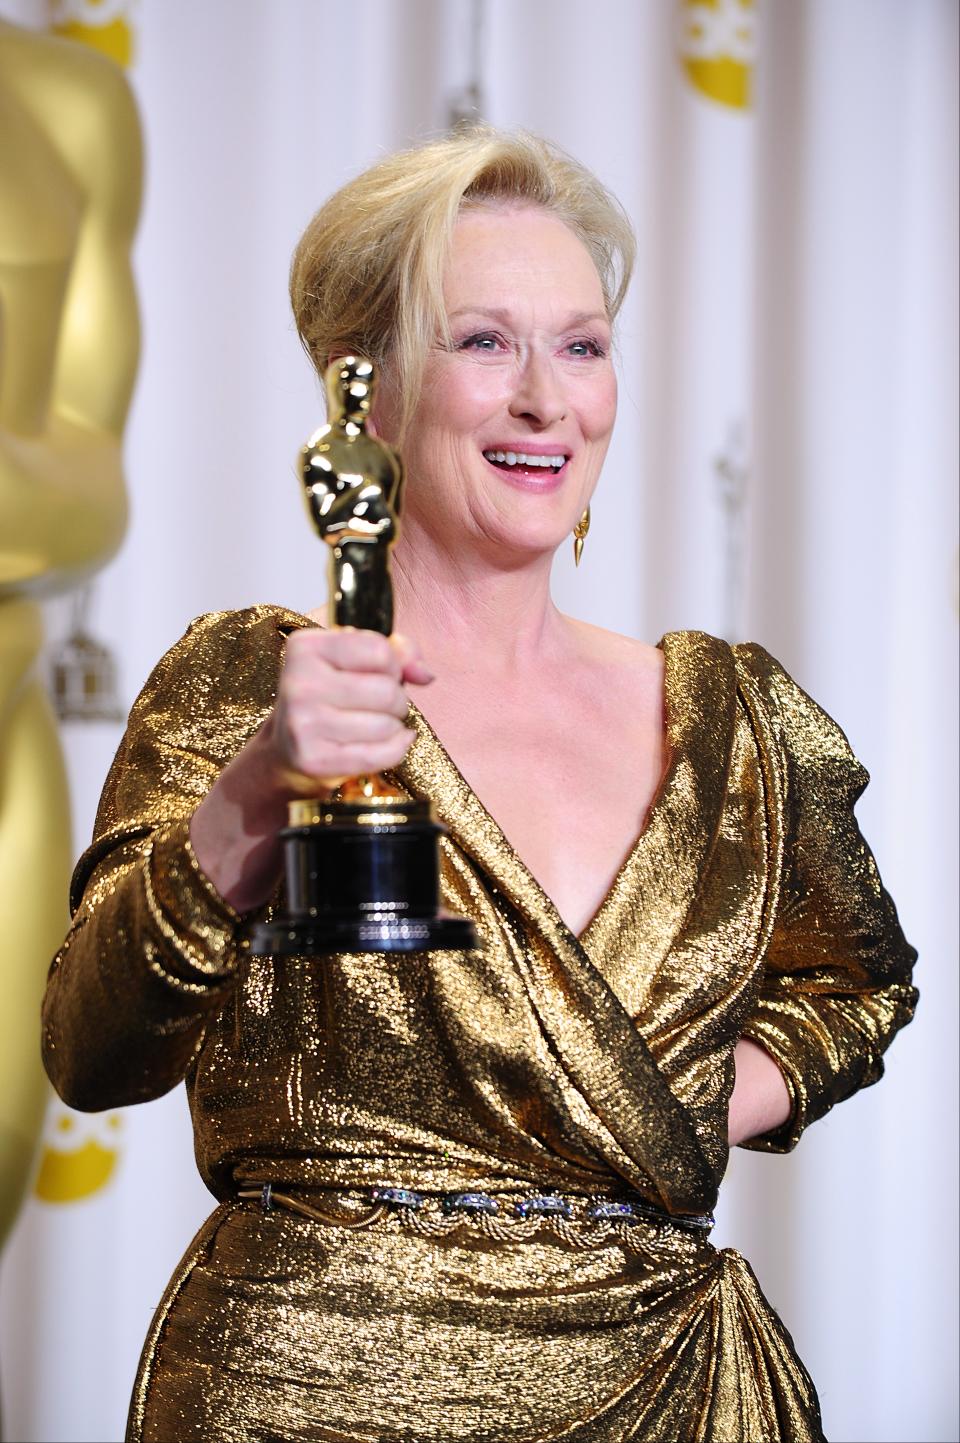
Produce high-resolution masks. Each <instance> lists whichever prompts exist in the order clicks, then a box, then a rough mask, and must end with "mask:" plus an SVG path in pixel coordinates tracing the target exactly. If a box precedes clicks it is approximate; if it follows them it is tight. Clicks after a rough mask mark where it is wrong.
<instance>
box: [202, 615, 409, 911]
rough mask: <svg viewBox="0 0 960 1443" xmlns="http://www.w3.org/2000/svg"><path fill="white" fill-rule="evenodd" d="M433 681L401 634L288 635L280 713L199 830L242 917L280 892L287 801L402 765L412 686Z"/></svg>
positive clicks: (226, 779)
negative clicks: (409, 687)
mask: <svg viewBox="0 0 960 1443" xmlns="http://www.w3.org/2000/svg"><path fill="white" fill-rule="evenodd" d="M432 679H433V678H432V674H431V673H430V671H429V670H428V669H427V667H426V666H425V665H424V662H423V660H422V658H421V657H420V654H419V651H418V649H417V648H416V646H415V645H414V644H413V643H412V642H411V641H409V640H408V639H407V638H405V637H402V636H399V635H394V636H392V637H390V638H387V637H385V636H380V635H379V634H378V633H377V632H373V631H355V630H352V629H350V628H344V629H338V630H334V631H326V630H322V629H320V628H311V629H309V630H303V631H295V632H293V633H292V634H291V635H290V636H289V637H288V638H287V644H286V655H285V658H284V665H283V670H282V672H281V675H280V682H279V686H278V689H277V700H276V704H275V706H274V708H273V711H272V712H271V713H270V715H269V717H268V718H267V720H266V722H264V724H263V726H262V727H261V728H260V729H259V731H258V732H256V733H255V735H254V736H253V737H251V739H250V741H249V742H248V743H247V745H246V746H245V747H244V748H243V750H242V751H240V752H238V754H237V756H236V757H234V759H233V761H232V762H230V764H229V765H228V766H227V767H225V768H224V770H223V771H222V772H221V774H220V776H219V777H218V779H217V781H216V782H215V783H214V785H213V786H212V787H211V789H210V791H209V792H208V793H207V795H206V797H205V798H204V800H203V801H202V802H201V803H200V806H199V807H198V808H197V810H196V812H194V814H193V818H192V820H191V824H190V840H191V844H192V846H193V851H194V855H195V857H196V859H197V862H198V864H199V866H200V868H201V870H202V871H203V872H204V874H205V875H206V876H207V877H208V878H209V879H210V881H211V882H212V883H213V885H214V886H215V887H216V889H217V891H218V892H219V893H220V895H221V896H222V897H223V898H224V899H225V901H227V902H229V903H230V905H231V906H232V907H233V908H234V909H235V910H236V911H238V912H246V911H250V910H252V909H253V908H255V907H258V906H260V905H262V904H263V903H264V902H266V901H268V900H269V899H270V897H271V896H272V894H273V892H274V889H275V887H276V885H277V882H278V880H279V876H280V866H281V853H280V843H279V840H278V837H277V833H278V832H279V831H280V829H281V828H282V827H284V826H286V822H287V803H288V802H289V801H291V800H293V799H294V798H296V797H317V796H320V797H324V796H327V795H329V793H330V792H331V791H332V790H333V788H334V787H336V786H337V785H338V784H339V783H340V782H341V781H342V780H343V779H344V778H345V777H350V776H361V775H365V774H367V773H371V772H379V771H385V770H388V769H389V768H391V767H395V766H397V765H398V764H399V763H400V762H401V761H402V760H403V757H404V756H405V755H406V753H407V750H408V748H409V746H410V744H411V742H412V741H413V736H414V733H413V732H412V731H411V730H410V728H409V727H407V726H406V724H405V720H406V716H407V707H408V699H407V695H406V691H405V690H404V684H405V683H413V684H415V685H424V684H426V683H427V682H429V681H432Z"/></svg>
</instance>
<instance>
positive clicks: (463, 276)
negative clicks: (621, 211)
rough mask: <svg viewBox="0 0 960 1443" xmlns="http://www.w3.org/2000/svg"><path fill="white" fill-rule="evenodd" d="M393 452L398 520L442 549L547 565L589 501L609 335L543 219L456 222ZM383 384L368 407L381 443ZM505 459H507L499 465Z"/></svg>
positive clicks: (481, 214) (580, 274)
mask: <svg viewBox="0 0 960 1443" xmlns="http://www.w3.org/2000/svg"><path fill="white" fill-rule="evenodd" d="M444 301H445V304H446V310H447V318H448V324H449V328H450V334H451V337H452V347H451V348H450V349H447V347H446V346H445V345H444V344H443V342H442V341H438V342H437V344H435V345H434V347H433V348H432V349H431V351H430V354H429V357H428V359H427V365H426V371H425V375H424V384H423V391H422V394H421V397H420V401H419V404H418V406H417V409H416V411H415V413H414V415H413V419H412V421H411V423H410V427H409V430H408V432H407V436H406V440H405V442H404V447H403V455H404V463H405V470H406V475H407V484H406V488H405V493H404V514H405V515H406V516H407V517H408V518H411V519H413V518H414V517H415V518H416V522H417V524H418V525H419V526H422V527H425V528H426V529H427V530H428V531H429V532H430V533H431V534H433V535H434V536H435V537H436V538H437V539H438V540H439V541H441V543H442V544H445V545H447V546H449V547H450V548H451V549H454V548H456V547H458V546H461V547H462V546H464V545H465V544H467V545H469V544H470V543H471V542H478V541H479V542H487V543H494V544H495V546H496V555H497V557H498V558H499V559H500V560H501V561H502V560H506V559H507V558H508V557H514V558H515V559H518V560H522V559H524V558H529V556H530V554H531V553H543V552H545V551H549V552H552V551H554V550H555V549H556V547H557V546H558V545H559V544H560V543H561V541H562V540H563V539H564V538H565V537H566V536H568V535H569V533H570V531H571V529H572V528H573V526H574V524H575V523H576V521H577V519H578V518H579V516H580V515H581V513H582V512H583V510H584V508H585V506H586V505H587V503H588V502H589V500H590V497H591V495H592V493H593V489H594V486H595V485H596V481H597V476H598V475H599V472H600V467H601V465H602V463H603V458H604V456H605V454H606V450H607V445H608V443H609V440H610V433H611V430H612V429H613V422H614V418H615V415H616V408H617V383H616V377H615V375H614V370H613V364H612V361H611V357H610V339H611V337H610V322H609V321H608V319H607V315H606V308H605V306H604V300H603V291H602V288H601V285H600V278H599V276H598V274H597V271H596V267H595V266H594V264H593V261H592V260H591V258H590V255H589V253H588V251H587V250H586V248H585V247H584V245H583V244H582V242H581V241H579V240H578V239H577V237H576V236H575V235H574V234H573V232H572V231H571V230H569V229H568V228H567V226H566V225H564V224H563V222H562V221H559V220H557V219H556V217H554V216H552V215H550V214H548V213H547V212H545V211H543V210H538V209H536V208H532V207H524V208H517V207H513V208H507V207H502V208H493V207H491V208H485V209H477V210H472V211H467V212H466V213H465V214H464V215H463V216H462V217H461V219H460V220H459V221H458V223H457V226H456V229H455V231H454V236H453V246H452V251H451V256H450V262H449V265H448V268H447V272H446V276H445V278H444ZM392 412H393V406H392V404H391V397H390V388H389V381H388V382H387V384H386V385H385V386H384V390H383V392H382V396H381V399H380V402H379V403H378V407H377V419H378V420H379V422H380V424H379V430H380V432H381V434H385V435H387V436H389V435H390V432H391V427H390V416H391V413H392ZM511 458H512V459H511Z"/></svg>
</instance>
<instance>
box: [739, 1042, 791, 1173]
mask: <svg viewBox="0 0 960 1443" xmlns="http://www.w3.org/2000/svg"><path fill="white" fill-rule="evenodd" d="M734 1065H735V1068H736V1077H735V1081H734V1085H733V1092H732V1093H731V1095H730V1104H729V1109H728V1113H727V1141H728V1144H729V1146H730V1147H737V1146H738V1145H739V1144H740V1143H742V1142H746V1141H747V1140H748V1139H749V1138H753V1137H760V1136H762V1135H763V1134H764V1133H768V1132H774V1131H776V1130H777V1129H778V1128H780V1127H782V1126H783V1125H784V1123H785V1122H786V1121H787V1119H788V1118H789V1116H790V1111H791V1106H792V1104H791V1098H790V1092H789V1089H788V1087H787V1083H786V1080H785V1079H784V1076H783V1073H782V1072H781V1071H780V1068H779V1067H778V1066H777V1064H776V1063H775V1062H774V1060H773V1058H772V1057H771V1056H770V1054H769V1052H767V1051H766V1050H765V1049H764V1048H763V1047H760V1046H759V1045H758V1044H757V1043H756V1042H753V1041H751V1040H750V1038H748V1037H741V1039H740V1041H739V1042H738V1043H737V1046H736V1050H735V1052H734Z"/></svg>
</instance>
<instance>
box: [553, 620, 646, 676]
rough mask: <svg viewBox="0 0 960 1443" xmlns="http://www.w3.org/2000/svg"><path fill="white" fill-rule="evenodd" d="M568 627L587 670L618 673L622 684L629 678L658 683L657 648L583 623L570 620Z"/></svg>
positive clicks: (633, 637)
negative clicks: (593, 669)
mask: <svg viewBox="0 0 960 1443" xmlns="http://www.w3.org/2000/svg"><path fill="white" fill-rule="evenodd" d="M569 624H570V627H571V631H572V635H573V636H574V638H575V644H576V647H577V649H578V651H579V652H580V653H581V655H582V656H583V657H584V660H585V661H586V663H587V665H588V667H590V668H593V667H596V668H597V669H599V670H604V671H606V670H610V671H613V672H619V673H621V674H622V679H623V680H624V681H626V680H627V679H628V678H629V677H633V678H635V679H636V680H638V681H646V683H647V684H649V683H650V682H651V681H652V682H659V681H660V680H662V677H663V671H664V658H663V652H662V651H661V649H660V648H659V647H658V646H652V645H651V644H650V643H649V642H646V641H640V640H638V638H637V637H635V636H624V635H623V634H622V633H621V632H618V631H607V630H605V629H604V628H603V627H602V626H592V625H591V624H590V623H589V622H586V621H574V620H572V619H571V620H570V622H569Z"/></svg>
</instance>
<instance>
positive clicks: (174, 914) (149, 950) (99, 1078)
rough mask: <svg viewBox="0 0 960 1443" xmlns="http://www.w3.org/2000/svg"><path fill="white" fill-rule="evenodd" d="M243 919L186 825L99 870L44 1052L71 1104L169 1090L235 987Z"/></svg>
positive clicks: (59, 970)
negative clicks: (209, 876) (195, 853)
mask: <svg viewBox="0 0 960 1443" xmlns="http://www.w3.org/2000/svg"><path fill="white" fill-rule="evenodd" d="M238 920H239V919H238V918H237V917H236V916H235V915H234V914H232V913H231V911H230V909H229V908H228V907H226V906H225V905H224V904H223V902H222V901H221V900H220V899H219V898H218V897H217V896H216V894H215V893H213V892H212V890H211V889H210V886H209V883H208V882H207V880H206V879H205V878H204V877H203V875H202V874H201V873H200V872H199V871H198V869H197V867H196V866H195V865H194V862H193V859H192V857H191V856H190V851H189V847H188V844H187V837H186V823H185V822H171V823H169V824H167V825H165V826H163V827H160V828H158V829H157V830H156V831H155V832H154V833H153V834H152V836H150V837H149V838H147V839H141V840H138V841H133V840H131V841H129V842H126V843H124V844H122V845H121V846H120V847H118V849H117V851H116V852H115V853H112V854H111V855H110V857H109V858H108V859H107V860H106V861H105V862H104V863H102V864H101V866H100V868H99V869H98V870H97V871H96V872H95V873H94V874H93V876H92V878H91V880H90V882H89V884H88V886H87V889H86V892H85V894H84V899H83V904H82V906H81V907H80V909H79V911H78V912H77V915H76V917H75V919H74V922H73V926H72V927H71V929H70V932H69V934H68V936H67V940H66V942H65V943H64V946H63V948H62V949H61V951H60V952H59V954H58V955H57V957H56V959H55V960H54V963H53V966H52V968H51V972H50V979H49V982H48V985H47V993H46V997H45V999H44V1005H43V1056H44V1064H45V1066H46V1069H47V1072H48V1074H49V1077H50V1080H51V1082H52V1083H53V1085H54V1087H55V1088H56V1089H57V1091H58V1093H59V1094H60V1096H61V1097H62V1098H63V1099H64V1101H65V1102H67V1103H68V1104H69V1105H70V1106H71V1107H76V1108H80V1109H81V1110H83V1111H99V1110H101V1109H103V1108H105V1107H118V1106H123V1105H124V1104H127V1103H132V1102H143V1101H146V1100H148V1099H150V1098H154V1097H160V1096H162V1094H163V1093H165V1092H168V1091H169V1090H170V1089H171V1088H172V1087H174V1086H176V1084H177V1083H178V1082H180V1081H181V1080H182V1079H183V1077H184V1076H185V1075H186V1072H187V1070H188V1068H189V1066H190V1064H191V1062H192V1060H193V1058H194V1056H195V1054H196V1051H197V1048H198V1047H199V1045H200V1043H201V1041H202V1038H203V1033H204V1030H205V1027H206V1024H207V1021H208V1019H209V1018H210V1017H211V1016H213V1015H215V1013H216V1012H217V1011H218V1010H219V1009H220V1008H221V1007H222V1006H223V1005H224V1002H225V1001H226V1000H227V998H228V997H229V994H230V992H231V991H232V989H233V986H234V977H235V972H236V966H237V944H236V924H237V922H238Z"/></svg>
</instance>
